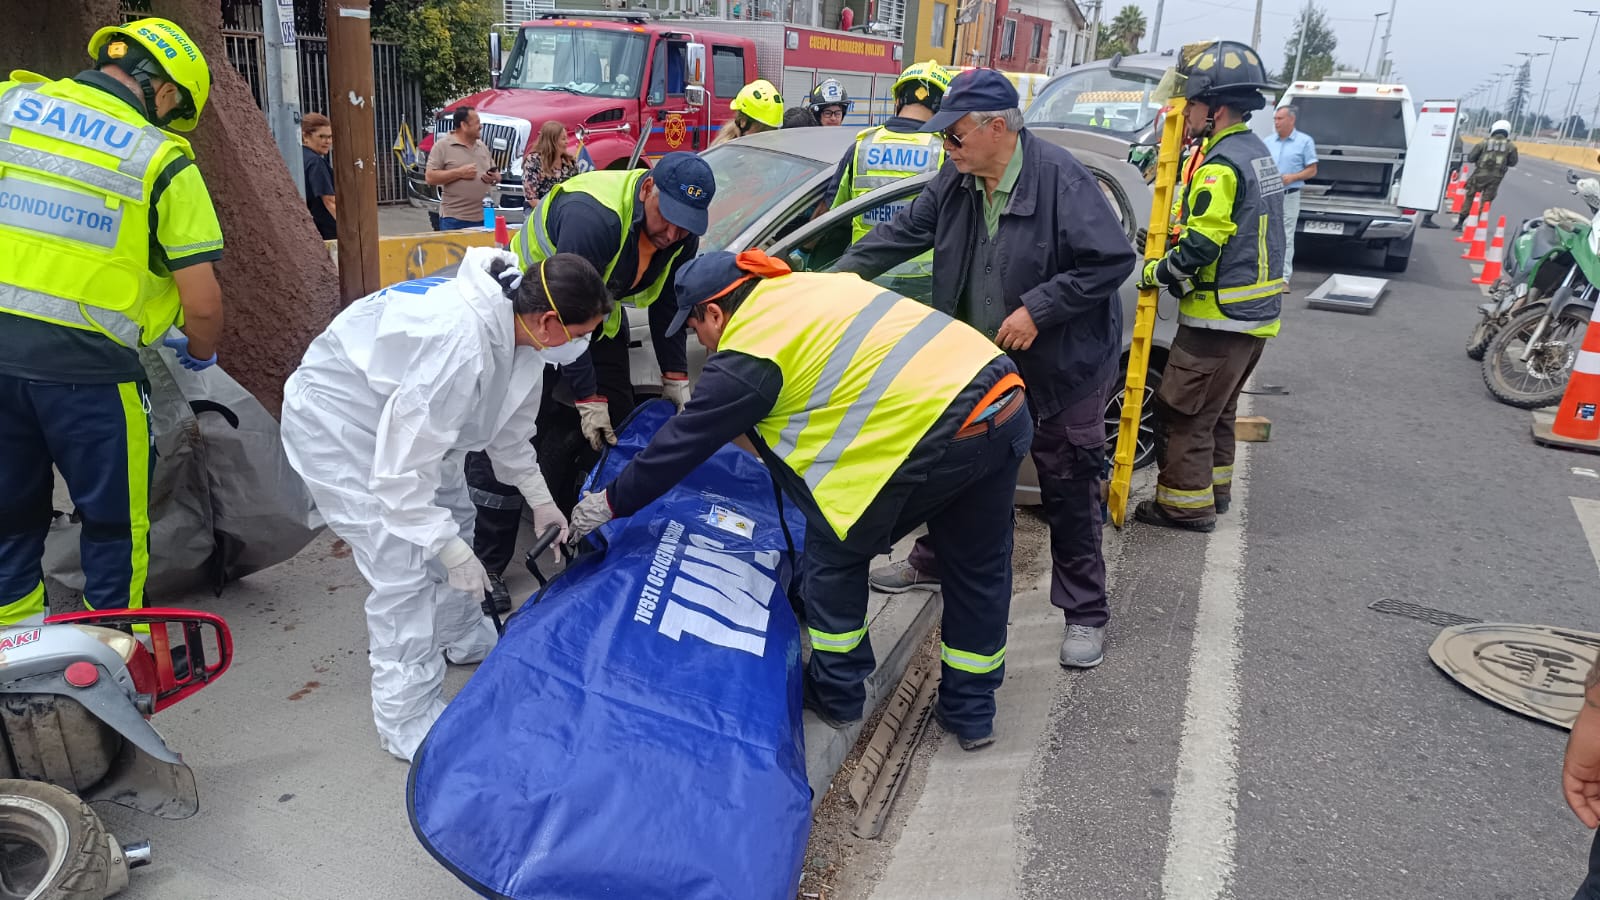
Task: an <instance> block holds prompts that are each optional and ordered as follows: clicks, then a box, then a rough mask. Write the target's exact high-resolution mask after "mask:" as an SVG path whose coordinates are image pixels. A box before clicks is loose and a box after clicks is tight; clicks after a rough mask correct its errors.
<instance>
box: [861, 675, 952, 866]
mask: <svg viewBox="0 0 1600 900" xmlns="http://www.w3.org/2000/svg"><path fill="white" fill-rule="evenodd" d="M938 687H939V676H938V675H937V674H935V669H934V668H933V667H932V666H931V665H929V664H927V663H922V664H920V665H917V666H914V667H912V669H911V670H910V671H909V672H907V673H906V675H905V677H904V678H902V679H900V684H899V686H898V687H896V688H895V692H894V696H893V697H892V698H890V700H889V703H888V706H887V708H886V709H885V710H884V713H883V716H882V717H881V718H879V720H878V727H877V728H876V729H875V730H874V731H873V732H872V740H871V741H869V742H868V743H867V749H866V751H865V752H864V753H863V754H862V756H861V762H860V763H859V764H858V767H857V769H856V773H855V775H854V776H853V777H852V778H851V779H850V797H851V799H853V800H855V802H856V805H857V806H858V807H860V812H859V813H857V815H856V820H855V823H854V824H853V825H852V826H851V828H850V831H851V833H852V834H854V835H855V836H856V837H858V838H866V839H869V840H870V839H876V838H877V837H878V836H879V835H881V834H883V827H884V825H886V824H887V823H888V820H889V809H890V807H891V806H893V804H894V798H895V797H896V796H897V795H898V794H899V793H900V786H901V785H902V784H903V783H904V781H905V775H906V773H907V772H909V771H910V770H911V756H912V753H913V752H914V751H915V750H916V748H917V743H918V742H919V741H920V740H921V739H922V733H923V731H924V730H926V729H927V727H928V720H929V719H930V718H931V715H930V714H931V713H932V712H933V699H934V696H935V695H936V693H937V691H938Z"/></svg>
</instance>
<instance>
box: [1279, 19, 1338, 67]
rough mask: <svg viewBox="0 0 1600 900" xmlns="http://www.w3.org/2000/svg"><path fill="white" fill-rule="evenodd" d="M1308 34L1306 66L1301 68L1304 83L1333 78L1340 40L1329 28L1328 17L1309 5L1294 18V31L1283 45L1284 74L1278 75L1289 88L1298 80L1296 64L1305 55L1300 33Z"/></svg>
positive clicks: (1305, 51) (1306, 40)
mask: <svg viewBox="0 0 1600 900" xmlns="http://www.w3.org/2000/svg"><path fill="white" fill-rule="evenodd" d="M1302 31H1304V32H1305V48H1304V51H1303V52H1304V53H1305V62H1304V63H1303V64H1302V65H1301V66H1300V67H1299V68H1300V80H1301V81H1319V80H1321V79H1324V78H1327V77H1328V76H1329V75H1330V74H1332V72H1333V69H1334V61H1333V51H1334V50H1335V49H1336V48H1337V47H1338V46H1339V38H1338V37H1337V36H1336V35H1335V34H1334V33H1333V27H1332V26H1331V25H1329V24H1328V14H1327V12H1325V11H1324V10H1323V9H1322V7H1320V6H1312V5H1311V4H1310V3H1307V4H1306V7H1305V8H1304V9H1302V10H1300V14H1299V15H1298V16H1296V17H1295V20H1294V31H1293V33H1291V34H1290V35H1289V42H1288V43H1287V44H1285V45H1284V48H1283V55H1284V63H1283V71H1282V72H1281V73H1279V75H1278V80H1279V81H1281V82H1283V83H1284V84H1288V83H1289V82H1290V81H1293V80H1294V77H1295V62H1296V60H1297V59H1298V58H1299V55H1300V53H1301V52H1302V50H1301V46H1300V33H1301V32H1302Z"/></svg>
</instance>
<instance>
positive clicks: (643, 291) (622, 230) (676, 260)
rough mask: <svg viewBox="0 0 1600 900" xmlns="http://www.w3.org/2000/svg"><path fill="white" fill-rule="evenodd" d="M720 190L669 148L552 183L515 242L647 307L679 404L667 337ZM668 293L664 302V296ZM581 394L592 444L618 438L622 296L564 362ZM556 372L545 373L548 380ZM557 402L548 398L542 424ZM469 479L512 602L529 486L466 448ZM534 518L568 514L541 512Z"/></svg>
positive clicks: (497, 588)
mask: <svg viewBox="0 0 1600 900" xmlns="http://www.w3.org/2000/svg"><path fill="white" fill-rule="evenodd" d="M716 190H717V183H716V179H715V178H714V177H713V176H712V174H711V167H710V166H708V165H706V163H705V161H704V160H702V159H701V158H700V157H698V156H696V155H695V154H693V153H682V152H679V153H668V154H666V155H665V156H663V157H661V159H660V160H659V161H658V162H657V163H656V165H655V167H654V168H652V169H648V170H647V169H633V170H630V171H621V172H619V171H604V172H585V173H583V174H581V175H575V176H573V177H572V178H569V179H567V180H566V181H563V182H562V183H560V184H558V185H556V186H555V187H554V188H552V189H551V191H550V193H549V194H546V195H545V197H544V199H543V200H541V201H540V202H539V205H538V206H537V207H535V208H534V209H533V210H532V211H531V212H529V214H528V223H527V225H526V226H524V227H523V229H522V232H521V233H520V234H519V235H518V236H517V237H516V238H515V239H514V240H513V241H512V244H511V246H512V249H513V250H515V251H516V254H517V257H518V259H519V260H520V261H521V263H522V267H523V268H524V269H528V268H530V267H532V266H534V265H535V264H537V263H538V262H540V261H541V260H544V259H547V258H549V257H551V256H554V255H555V254H557V253H575V254H577V255H579V256H581V257H583V258H584V259H587V260H588V261H589V262H590V264H592V265H593V266H594V267H595V269H596V270H598V271H599V272H600V275H601V276H602V277H603V278H605V280H606V285H607V287H609V288H610V290H611V296H612V299H613V300H617V301H626V302H627V303H628V304H629V305H631V306H635V307H638V308H640V309H646V310H648V311H649V315H650V336H651V343H652V345H653V346H654V348H655V354H656V361H657V362H658V363H659V364H660V366H661V393H662V396H664V397H666V398H668V399H669V400H672V401H673V402H674V403H676V404H678V405H679V406H680V407H681V406H682V405H683V404H684V402H685V401H686V400H688V398H689V361H688V354H687V350H686V347H685V339H684V336H683V335H682V334H678V335H674V336H671V337H669V336H667V333H666V326H667V323H668V322H669V321H670V320H671V319H672V315H673V312H674V311H675V310H676V304H675V302H674V300H673V276H674V275H676V274H677V271H678V269H679V267H680V266H682V265H683V264H684V263H686V262H688V261H689V260H691V259H693V258H694V257H695V255H696V254H697V253H698V252H699V249H700V237H699V236H700V235H702V234H704V233H705V230H706V226H707V213H706V210H707V208H708V207H709V206H710V205H711V198H712V197H713V196H715V194H716ZM663 298H664V299H665V301H666V302H664V303H660V304H657V303H656V301H657V300H660V299H663ZM561 375H562V378H563V379H564V380H565V381H566V383H567V384H568V386H569V387H571V389H572V395H573V397H574V398H575V399H576V401H577V403H576V405H577V409H578V416H579V423H580V425H579V427H580V428H581V429H582V430H583V436H584V437H585V438H587V439H588V441H589V444H590V446H592V447H593V448H594V449H595V450H600V449H601V448H603V447H605V446H606V445H607V444H615V443H616V442H617V435H616V431H615V428H614V422H621V421H622V419H624V418H626V417H627V415H628V413H630V412H632V411H633V378H632V375H631V372H630V369H629V365H628V332H627V326H626V321H625V318H624V314H623V312H622V309H621V306H620V304H619V305H618V306H616V307H614V308H613V309H612V311H611V315H610V317H608V318H607V319H606V323H605V325H604V327H603V328H602V329H601V330H600V331H599V332H597V333H596V335H595V339H594V341H593V342H592V343H591V344H590V345H589V350H588V352H587V353H585V354H584V355H583V356H582V357H581V358H580V359H579V360H578V362H576V363H573V364H571V365H564V366H562V367H561ZM553 380H554V379H547V381H546V383H547V385H548V384H549V382H550V381H553ZM557 406H558V404H555V403H546V404H544V406H543V407H541V414H540V427H541V430H544V429H547V428H548V427H549V425H550V424H551V423H552V422H553V420H552V419H551V418H550V416H551V415H554V414H556V407H557ZM466 466H467V486H468V487H469V488H470V490H471V493H472V500H473V503H474V504H475V505H476V506H477V507H478V516H477V524H476V530H475V531H474V534H473V544H474V547H473V549H474V550H475V551H477V554H478V558H479V560H480V561H482V562H483V564H484V568H486V569H487V570H488V571H489V574H490V576H491V577H490V583H491V596H492V598H493V600H494V601H495V604H496V606H497V607H500V608H502V609H503V610H504V609H509V608H510V602H511V599H510V595H509V594H506V593H504V590H505V588H504V582H503V581H501V579H500V576H501V574H502V573H503V572H504V571H505V567H506V564H507V563H509V562H510V561H511V556H512V554H513V553H514V552H515V550H516V543H517V528H518V525H519V522H520V518H521V508H522V495H521V492H519V491H518V490H517V488H515V487H513V486H512V485H509V484H505V483H503V482H501V481H500V480H499V479H497V478H495V476H494V468H493V466H492V465H491V464H490V462H489V458H488V457H487V456H486V455H485V454H483V453H470V454H468V455H467V463H466ZM535 524H536V526H539V527H541V528H542V527H544V526H545V525H549V524H555V525H564V524H565V523H564V522H556V521H554V520H553V519H552V520H551V521H548V522H546V521H543V520H542V519H541V520H540V521H537V522H536V523H535Z"/></svg>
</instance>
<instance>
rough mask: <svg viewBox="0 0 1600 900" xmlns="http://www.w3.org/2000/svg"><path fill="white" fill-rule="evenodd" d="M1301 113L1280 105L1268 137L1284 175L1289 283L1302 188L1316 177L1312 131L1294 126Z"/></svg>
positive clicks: (1285, 270)
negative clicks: (1299, 129)
mask: <svg viewBox="0 0 1600 900" xmlns="http://www.w3.org/2000/svg"><path fill="white" fill-rule="evenodd" d="M1298 118H1299V114H1298V113H1297V111H1296V110H1295V108H1294V107H1292V106H1280V107H1278V111H1277V112H1275V113H1273V114H1272V130H1273V132H1274V133H1273V135H1272V137H1270V138H1267V139H1266V141H1264V142H1263V143H1265V144H1266V145H1267V152H1269V153H1271V154H1272V161H1273V162H1274V163H1277V165H1278V173H1279V174H1280V175H1282V176H1283V283H1284V286H1285V287H1287V286H1288V284H1289V273H1290V272H1292V271H1293V270H1294V228H1295V223H1296V222H1298V221H1300V191H1301V190H1302V189H1304V188H1305V186H1306V182H1307V181H1308V180H1310V179H1312V178H1315V177H1317V143H1316V141H1313V140H1312V139H1311V135H1309V134H1306V133H1305V132H1303V131H1297V130H1295V127H1294V126H1295V122H1296V121H1297V120H1298Z"/></svg>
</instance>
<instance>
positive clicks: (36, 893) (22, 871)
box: [0, 780, 112, 900]
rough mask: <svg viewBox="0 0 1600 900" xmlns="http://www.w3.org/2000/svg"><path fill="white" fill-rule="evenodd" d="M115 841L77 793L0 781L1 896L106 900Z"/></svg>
mask: <svg viewBox="0 0 1600 900" xmlns="http://www.w3.org/2000/svg"><path fill="white" fill-rule="evenodd" d="M111 868H112V860H111V842H110V841H109V840H108V839H107V836H106V829H105V826H104V825H103V824H101V822H100V817H99V816H98V815H96V814H95V812H94V810H92V809H90V808H89V806H88V804H86V803H84V802H83V801H82V800H81V799H79V798H78V796H77V795H75V794H71V793H68V792H67V791H64V790H62V789H61V788H58V787H55V786H54V785H49V784H43V783H41V782H37V781H16V780H6V781H0V898H5V900H102V898H104V897H106V896H107V890H108V887H109V885H110V883H111Z"/></svg>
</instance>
